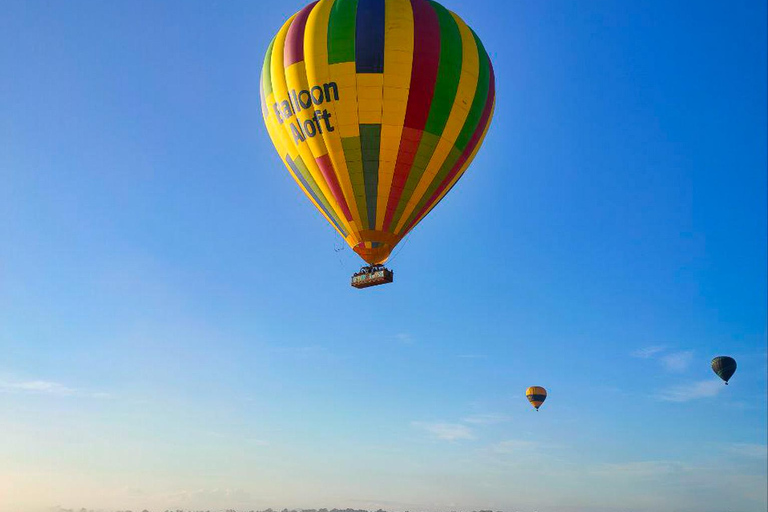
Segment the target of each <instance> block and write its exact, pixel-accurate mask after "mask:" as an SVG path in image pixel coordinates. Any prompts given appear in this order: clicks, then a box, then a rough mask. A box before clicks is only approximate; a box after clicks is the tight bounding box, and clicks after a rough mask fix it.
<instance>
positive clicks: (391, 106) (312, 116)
mask: <svg viewBox="0 0 768 512" xmlns="http://www.w3.org/2000/svg"><path fill="white" fill-rule="evenodd" d="M494 101H495V89H494V75H493V68H492V67H491V61H490V59H489V58H488V54H487V53H486V51H485V49H484V48H483V45H482V43H481V42H480V40H479V39H478V37H477V35H476V34H475V33H474V32H473V31H472V30H471V29H470V28H469V27H468V26H467V25H466V24H465V23H464V22H463V21H462V20H461V18H459V17H458V16H457V15H456V14H454V13H452V12H450V11H448V10H447V9H446V8H444V7H443V6H441V5H440V4H438V3H437V2H433V1H429V0H319V1H316V2H314V3H312V4H310V5H308V6H306V7H305V8H304V9H302V10H301V11H299V12H298V13H296V14H295V15H294V16H293V17H291V18H290V19H289V20H288V21H287V22H286V23H285V24H284V25H283V27H282V28H281V29H280V31H279V32H278V33H277V35H276V36H275V38H274V39H273V41H272V43H271V44H270V45H269V49H268V50H267V54H266V58H265V59H264V67H263V70H262V78H261V104H262V113H263V115H264V121H265V124H266V126H267V130H268V131H269V135H270V137H271V139H272V142H273V144H274V146H275V148H276V149H277V151H278V153H279V154H280V157H281V158H282V159H283V162H284V163H285V165H286V166H287V168H288V170H289V172H290V173H291V175H292V176H293V177H294V179H295V180H296V182H297V183H298V184H299V187H301V189H302V190H303V191H304V193H305V194H306V195H307V196H308V197H309V199H310V201H312V203H313V204H314V205H315V206H316V207H317V208H318V209H319V210H320V212H321V213H322V214H323V216H324V217H325V218H326V219H327V220H328V222H330V223H331V225H333V227H334V228H335V229H336V231H338V232H339V234H340V235H341V236H342V237H344V239H345V240H346V242H347V243H348V244H349V246H350V247H352V249H354V251H355V252H356V253H357V254H358V255H360V257H361V258H362V259H363V260H365V261H366V262H368V264H370V265H380V264H383V263H384V262H386V260H387V258H388V257H389V256H390V254H391V252H392V249H393V248H394V247H395V246H396V245H397V244H398V242H400V240H402V238H403V237H404V236H405V235H406V234H407V233H408V232H409V231H410V230H411V229H413V227H414V226H415V225H416V224H418V223H419V221H420V220H421V219H423V218H424V216H426V215H427V214H428V213H429V212H430V211H431V210H432V208H434V207H435V205H436V204H437V203H439V202H440V200H441V199H442V198H443V197H444V196H445V194H446V193H448V191H449V190H450V189H451V188H452V187H453V186H454V185H455V183H456V182H457V181H458V179H459V178H460V177H461V176H462V174H463V173H464V172H465V171H466V169H467V166H468V165H469V164H470V162H471V161H472V159H473V158H474V156H475V154H476V153H477V150H478V149H479V148H480V145H481V143H482V141H483V138H484V136H485V134H486V132H487V130H488V126H489V124H490V121H491V117H492V114H493V108H494Z"/></svg>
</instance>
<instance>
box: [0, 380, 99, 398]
mask: <svg viewBox="0 0 768 512" xmlns="http://www.w3.org/2000/svg"><path fill="white" fill-rule="evenodd" d="M0 393H9V394H11V393H12V394H30V395H32V394H34V395H50V396H84V397H89V398H110V396H111V395H109V394H108V393H103V392H88V391H83V390H79V389H74V388H70V387H68V386H65V385H64V384H60V383H58V382H51V381H47V380H28V381H0Z"/></svg>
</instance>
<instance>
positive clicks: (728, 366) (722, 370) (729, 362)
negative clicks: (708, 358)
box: [712, 356, 736, 386]
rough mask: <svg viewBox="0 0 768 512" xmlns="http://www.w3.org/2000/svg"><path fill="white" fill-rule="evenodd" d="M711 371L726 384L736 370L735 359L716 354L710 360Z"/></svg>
mask: <svg viewBox="0 0 768 512" xmlns="http://www.w3.org/2000/svg"><path fill="white" fill-rule="evenodd" d="M712 371H714V372H715V373H716V374H717V376H718V377H720V378H721V379H723V380H724V381H725V385H726V386H727V385H728V381H729V380H731V377H733V374H734V373H735V372H736V360H735V359H734V358H732V357H728V356H718V357H716V358H714V359H713V360H712Z"/></svg>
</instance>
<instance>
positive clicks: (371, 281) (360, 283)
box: [352, 265, 395, 290]
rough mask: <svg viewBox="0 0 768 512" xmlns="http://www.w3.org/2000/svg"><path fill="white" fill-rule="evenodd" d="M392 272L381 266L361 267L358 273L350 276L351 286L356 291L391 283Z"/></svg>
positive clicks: (392, 278)
mask: <svg viewBox="0 0 768 512" xmlns="http://www.w3.org/2000/svg"><path fill="white" fill-rule="evenodd" d="M394 276H395V274H394V272H392V271H391V270H389V269H388V268H386V267H384V266H383V265H371V266H370V267H363V268H361V269H360V272H357V273H355V274H353V275H352V286H353V287H354V288H357V289H359V290H360V289H363V288H370V287H371V286H379V285H382V284H388V283H391V282H392V281H393V280H394Z"/></svg>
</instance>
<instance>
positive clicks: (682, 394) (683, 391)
mask: <svg viewBox="0 0 768 512" xmlns="http://www.w3.org/2000/svg"><path fill="white" fill-rule="evenodd" d="M724 387H725V386H723V383H722V382H720V381H716V380H712V379H709V380H700V381H697V382H691V383H688V384H682V385H680V386H674V387H671V388H669V389H666V390H663V391H661V392H660V393H659V395H658V398H659V399H661V400H664V401H665V402H689V401H691V400H698V399H700V398H710V397H713V396H717V395H718V394H719V393H720V392H721V391H722V390H723V388H724Z"/></svg>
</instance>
